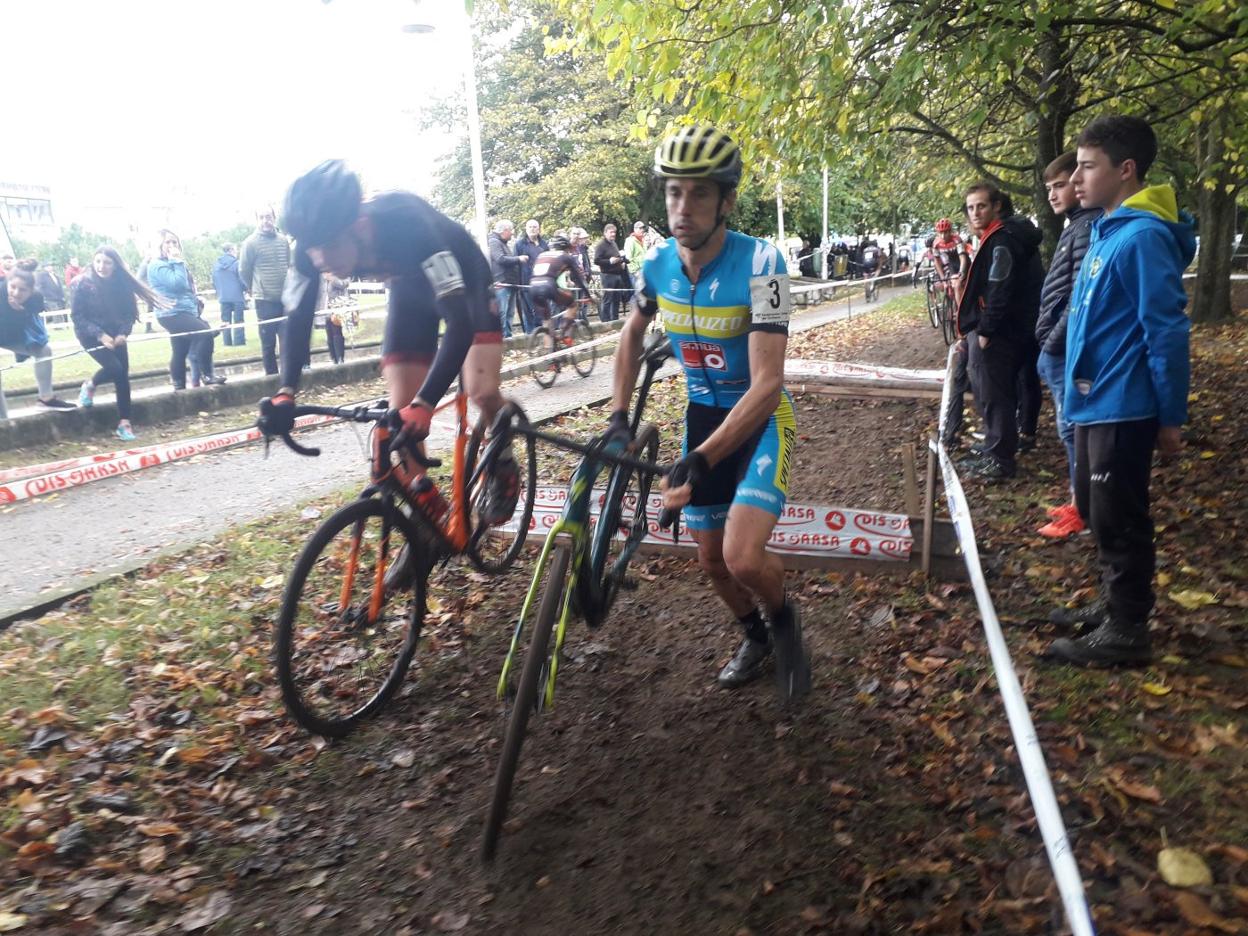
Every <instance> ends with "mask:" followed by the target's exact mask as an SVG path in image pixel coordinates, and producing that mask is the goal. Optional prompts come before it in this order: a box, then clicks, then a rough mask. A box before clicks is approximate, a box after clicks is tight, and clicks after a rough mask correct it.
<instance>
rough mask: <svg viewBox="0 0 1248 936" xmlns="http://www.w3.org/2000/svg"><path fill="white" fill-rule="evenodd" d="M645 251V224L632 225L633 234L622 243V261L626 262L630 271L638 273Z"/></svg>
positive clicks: (639, 222) (641, 222) (643, 222)
mask: <svg viewBox="0 0 1248 936" xmlns="http://www.w3.org/2000/svg"><path fill="white" fill-rule="evenodd" d="M646 250H647V246H646V222H645V221H638V222H636V223H635V224H634V225H633V233H632V234H630V235H628V238H627V239H626V240H625V241H624V259H625V260H627V261H628V268H629V269H630V270H633V271H634V272H640V270H641V262H642V261H643V260H645V259H646Z"/></svg>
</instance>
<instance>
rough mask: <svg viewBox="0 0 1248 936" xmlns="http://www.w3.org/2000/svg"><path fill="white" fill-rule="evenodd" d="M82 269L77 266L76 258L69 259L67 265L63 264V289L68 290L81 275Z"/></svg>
mask: <svg viewBox="0 0 1248 936" xmlns="http://www.w3.org/2000/svg"><path fill="white" fill-rule="evenodd" d="M82 272H83V271H82V267H80V266H79V265H78V258H77V257H70V258H69V263H67V264H65V288H66V289H69V288H70V287H71V286H73V285H74V280H76V279H77V278H78V277H79V276H81V275H82Z"/></svg>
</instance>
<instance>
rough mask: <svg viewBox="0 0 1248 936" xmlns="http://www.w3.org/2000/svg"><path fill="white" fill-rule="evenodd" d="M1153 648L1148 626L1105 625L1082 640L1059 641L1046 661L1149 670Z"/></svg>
mask: <svg viewBox="0 0 1248 936" xmlns="http://www.w3.org/2000/svg"><path fill="white" fill-rule="evenodd" d="M1150 645H1151V641H1150V640H1149V636H1148V625H1147V624H1120V623H1117V622H1115V621H1105V622H1103V623H1102V624H1101V625H1100V626H1099V627H1098V628H1096V630H1094V631H1091V632H1090V633H1087V634H1084V635H1083V636H1082V637H1075V638H1071V637H1059V638H1058V639H1057V640H1055V641H1053V643H1052V644H1050V645H1049V649H1048V650H1047V651H1046V652H1045V657H1046V658H1047V659H1050V660H1057V661H1059V662H1062V663H1072V664H1074V665H1075V666H1146V665H1147V664H1148V662H1149V660H1150V659H1151V658H1152V653H1151V646H1150Z"/></svg>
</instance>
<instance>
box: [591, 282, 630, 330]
mask: <svg viewBox="0 0 1248 936" xmlns="http://www.w3.org/2000/svg"><path fill="white" fill-rule="evenodd" d="M627 288H628V277H627V276H620V275H619V274H618V273H603V274H602V308H601V309H600V310H599V312H598V316H599V318H601V319H602V320H603V321H604V322H614V321H615V320H616V319H617V318H619V317H620V305H621V304H622V303H623V302H624V301H625V299H627V297H628V293H626V292H619V291H618V290H621V289H627Z"/></svg>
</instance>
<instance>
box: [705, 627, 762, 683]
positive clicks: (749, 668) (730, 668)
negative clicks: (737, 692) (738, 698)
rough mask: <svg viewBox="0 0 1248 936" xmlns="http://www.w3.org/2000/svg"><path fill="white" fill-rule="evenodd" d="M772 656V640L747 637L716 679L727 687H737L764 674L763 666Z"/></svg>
mask: <svg viewBox="0 0 1248 936" xmlns="http://www.w3.org/2000/svg"><path fill="white" fill-rule="evenodd" d="M770 656H771V641H770V640H766V641H763V642H762V643H759V642H758V641H757V640H751V639H750V638H749V637H745V638H743V639H742V641H741V646H739V647H737V652H736V654H734V656H733V658H732V659H731V660H729V661H728V662H727V663H725V664H724V668H723V669H721V670H720V671H719V675H718V676H717V677H716V678H715V681H716V682H717V683H719V684H720V685H721V686H723V687H724V688H725V689H737V688H739V687H741V686H744V685H745V684H746V683H752V682H754V680H756V679H758V678H759V677H760V676H762V675H763V666H764V664H766V662H767V658H768V657H770Z"/></svg>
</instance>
